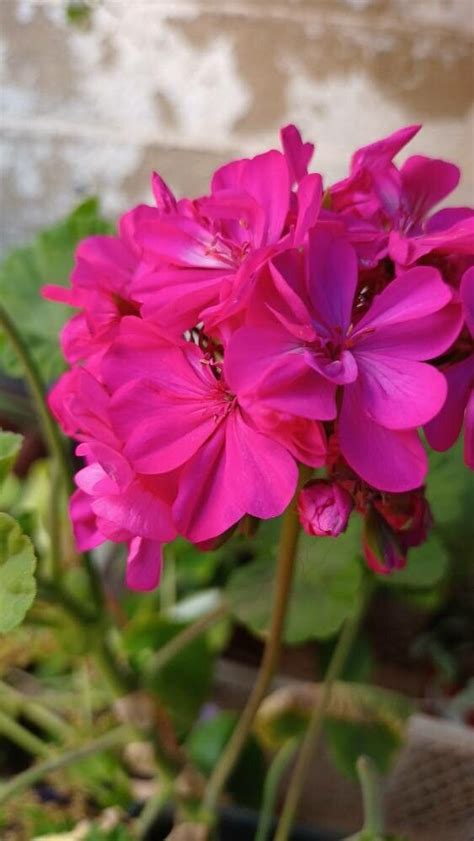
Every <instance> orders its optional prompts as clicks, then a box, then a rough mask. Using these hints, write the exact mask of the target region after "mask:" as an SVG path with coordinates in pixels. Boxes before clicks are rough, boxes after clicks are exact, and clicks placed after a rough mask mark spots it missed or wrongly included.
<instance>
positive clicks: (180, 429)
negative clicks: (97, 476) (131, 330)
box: [111, 380, 216, 474]
mask: <svg viewBox="0 0 474 841" xmlns="http://www.w3.org/2000/svg"><path fill="white" fill-rule="evenodd" d="M206 398H207V394H206V393H205V392H200V393H198V395H197V397H195V398H192V399H189V397H187V396H186V394H185V393H183V395H182V396H181V397H180V395H166V394H164V393H163V392H160V390H159V388H158V387H157V386H156V385H155V384H154V383H153V382H151V381H147V380H141V381H135V382H132V383H130V384H129V385H127V386H124V387H123V388H122V389H120V391H118V392H117V394H116V395H115V396H114V398H113V400H112V406H111V417H112V421H113V424H114V428H115V429H116V431H117V433H118V435H119V436H120V437H121V439H122V440H123V441H125V442H126V444H125V450H124V452H125V454H126V456H127V458H128V459H129V460H130V462H131V463H132V464H133V466H134V468H135V469H136V470H137V471H138V472H139V473H144V474H151V473H167V472H168V471H169V470H173V469H174V468H175V467H178V466H179V465H180V464H183V463H184V462H185V461H186V460H187V459H188V458H190V457H191V456H192V455H193V454H194V453H195V452H196V450H197V449H198V448H199V447H200V446H201V444H202V443H203V442H204V441H206V439H207V438H209V436H210V435H212V433H213V432H214V430H215V428H216V420H215V416H216V409H215V404H213V403H212V402H210V401H208V400H207V399H206Z"/></svg>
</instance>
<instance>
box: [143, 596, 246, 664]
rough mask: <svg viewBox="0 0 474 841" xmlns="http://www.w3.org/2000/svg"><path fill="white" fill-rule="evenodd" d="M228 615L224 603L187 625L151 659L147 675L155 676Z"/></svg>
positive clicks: (226, 606) (227, 607) (227, 609)
mask: <svg viewBox="0 0 474 841" xmlns="http://www.w3.org/2000/svg"><path fill="white" fill-rule="evenodd" d="M228 613H229V606H228V605H227V604H226V603H225V602H224V603H221V604H219V605H218V606H217V607H215V608H214V609H213V610H210V611H209V612H208V613H205V614H204V615H203V616H200V617H199V619H196V621H195V622H193V623H192V624H191V625H188V626H187V627H186V628H184V629H183V630H182V631H180V633H179V634H176V636H175V637H173V638H172V639H171V640H170V641H169V642H167V643H165V645H163V646H162V647H161V648H160V649H159V650H158V651H157V652H156V654H154V655H153V657H152V658H151V661H150V663H149V665H148V666H147V674H148V675H150V676H152V675H155V674H156V672H158V671H159V670H160V669H162V668H163V666H166V664H167V663H169V662H170V660H172V659H173V657H175V656H176V655H177V654H179V652H180V651H182V649H183V648H186V646H187V645H189V644H190V643H191V642H194V640H195V639H198V637H200V636H202V634H203V633H204V632H205V631H207V630H208V628H211V627H212V626H213V625H215V624H216V623H217V622H219V621H220V620H221V619H224V618H225V617H226V616H227V615H228Z"/></svg>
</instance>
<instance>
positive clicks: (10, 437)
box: [0, 429, 23, 484]
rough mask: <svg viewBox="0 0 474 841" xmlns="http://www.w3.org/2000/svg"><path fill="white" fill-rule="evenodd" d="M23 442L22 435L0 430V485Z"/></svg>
mask: <svg viewBox="0 0 474 841" xmlns="http://www.w3.org/2000/svg"><path fill="white" fill-rule="evenodd" d="M22 441H23V436H22V435H17V433H16V432H6V431H4V430H3V429H0V484H1V483H2V482H3V481H4V479H6V477H7V474H8V473H9V471H10V469H11V468H12V467H13V465H14V463H15V461H16V458H17V456H18V453H19V452H20V449H21V444H22Z"/></svg>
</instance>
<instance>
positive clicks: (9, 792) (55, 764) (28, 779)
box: [0, 725, 134, 805]
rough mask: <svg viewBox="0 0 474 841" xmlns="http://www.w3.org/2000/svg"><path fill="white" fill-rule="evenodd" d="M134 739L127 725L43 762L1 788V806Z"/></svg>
mask: <svg viewBox="0 0 474 841" xmlns="http://www.w3.org/2000/svg"><path fill="white" fill-rule="evenodd" d="M132 738H134V734H133V732H132V731H131V729H130V727H127V726H125V725H124V726H123V727H117V728H116V729H115V730H112V731H110V732H109V733H106V734H105V735H104V736H100V737H99V738H98V739H94V741H92V742H89V743H88V744H86V745H83V746H82V747H78V748H74V749H73V750H70V751H66V752H65V753H61V754H59V755H58V756H53V757H51V759H47V760H46V762H41V763H40V764H38V765H34V766H33V767H32V768H28V770H27V771H23V773H22V774H17V776H16V777H14V778H13V779H12V780H10V781H9V782H8V783H5V785H3V786H2V787H1V788H0V805H2V804H3V803H6V801H7V800H9V799H10V798H11V797H13V795H17V794H20V792H22V791H25V789H28V788H30V787H31V786H32V785H34V784H35V783H37V782H38V781H39V780H41V779H43V777H45V776H46V775H47V774H51V773H52V772H53V771H59V770H60V769H61V768H67V767H68V766H69V765H73V764H74V763H76V762H80V761H81V759H85V758H86V757H88V756H92V755H93V754H95V753H102V752H104V751H107V750H112V749H113V748H117V747H120V746H121V745H124V744H126V743H127V742H129V741H130V740H131V739H132Z"/></svg>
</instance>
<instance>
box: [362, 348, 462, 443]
mask: <svg viewBox="0 0 474 841" xmlns="http://www.w3.org/2000/svg"><path fill="white" fill-rule="evenodd" d="M356 358H357V365H358V368H359V382H360V391H359V398H360V400H361V401H362V405H363V407H364V409H365V412H366V413H367V415H368V416H369V417H370V418H371V419H372V420H373V421H375V422H376V423H380V424H382V426H385V427H387V428H388V429H410V428H413V427H415V426H421V425H422V424H424V423H427V422H428V421H429V420H430V419H431V418H433V417H434V416H435V415H436V414H437V412H439V410H440V409H441V406H442V405H443V403H444V400H445V398H446V393H447V386H446V380H445V378H444V376H443V374H441V373H440V372H439V371H437V370H436V368H433V367H432V366H431V365H427V364H426V363H424V362H416V361H413V360H411V359H396V358H395V357H393V356H383V355H382V354H381V353H380V352H377V353H365V352H364V353H359V352H358V353H357V357H356Z"/></svg>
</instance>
